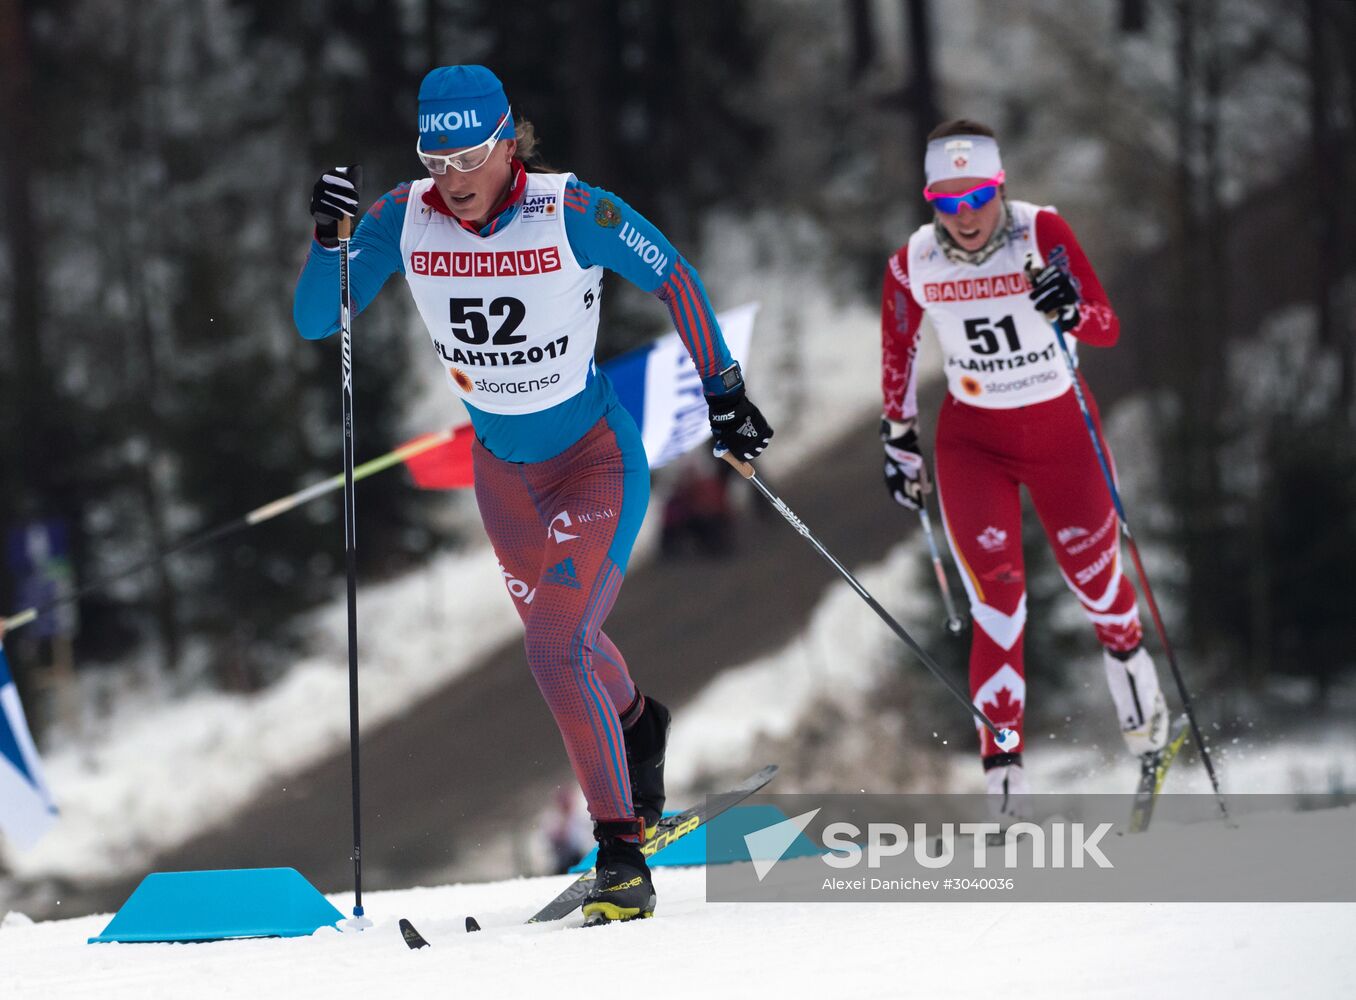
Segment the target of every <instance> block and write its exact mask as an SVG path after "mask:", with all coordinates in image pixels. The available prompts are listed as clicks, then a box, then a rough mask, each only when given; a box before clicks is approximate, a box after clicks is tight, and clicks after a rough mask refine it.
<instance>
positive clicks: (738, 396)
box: [706, 384, 772, 462]
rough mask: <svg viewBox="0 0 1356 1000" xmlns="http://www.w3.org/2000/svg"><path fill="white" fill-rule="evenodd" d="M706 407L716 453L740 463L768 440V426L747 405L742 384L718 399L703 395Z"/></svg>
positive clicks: (747, 398)
mask: <svg viewBox="0 0 1356 1000" xmlns="http://www.w3.org/2000/svg"><path fill="white" fill-rule="evenodd" d="M706 407H707V409H708V410H709V411H710V417H711V436H712V437H713V438H715V441H716V451H717V452H719V451H728V452H729V453H730V454H732V455H734V457H735V458H737V459H739V460H740V461H741V462H747V461H748V460H749V459H751V458H757V457H758V456H759V455H761V454H762V453H763V449H764V448H766V447H767V443H768V441H769V440H770V439H771V438H772V427H771V425H769V424H768V422H767V420H766V419H764V417H763V415H762V413H760V412H759V411H758V407H756V406H754V405H753V404H752V403H750V402H749V397H748V396H747V395H746V394H745V393H744V386H743V385H742V384H741V385H739V386H738V387H736V388H734V389H732V390H730V391H729V392H725V393H721V394H720V395H719V396H707V397H706Z"/></svg>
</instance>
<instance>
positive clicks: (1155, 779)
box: [1130, 715, 1191, 833]
mask: <svg viewBox="0 0 1356 1000" xmlns="http://www.w3.org/2000/svg"><path fill="white" fill-rule="evenodd" d="M1190 732H1191V729H1190V727H1188V726H1187V717H1186V716H1185V715H1183V716H1182V717H1181V718H1179V719H1178V720H1177V722H1176V724H1175V725H1174V726H1173V730H1172V734H1171V736H1170V738H1169V739H1168V742H1167V743H1166V744H1165V745H1164V746H1163V749H1161V750H1158V751H1156V752H1154V753H1146V754H1145V755H1144V757H1143V758H1142V759H1141V762H1140V772H1139V788H1138V789H1136V791H1135V804H1134V806H1132V807H1131V809H1130V832H1131V833H1143V832H1144V831H1145V830H1147V829H1149V821H1150V820H1151V819H1152V818H1153V814H1154V805H1155V804H1156V803H1157V802H1158V793H1159V792H1161V791H1162V790H1163V782H1164V780H1165V779H1166V778H1167V776H1168V768H1169V767H1171V766H1172V762H1173V761H1174V760H1176V759H1177V754H1178V753H1179V752H1181V749H1182V747H1183V746H1184V745H1185V744H1186V739H1187V736H1188V735H1189V734H1190Z"/></svg>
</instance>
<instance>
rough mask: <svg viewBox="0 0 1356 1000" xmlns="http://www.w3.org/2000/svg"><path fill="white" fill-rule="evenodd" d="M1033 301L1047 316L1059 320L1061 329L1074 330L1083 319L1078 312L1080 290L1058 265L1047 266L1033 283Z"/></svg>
mask: <svg viewBox="0 0 1356 1000" xmlns="http://www.w3.org/2000/svg"><path fill="white" fill-rule="evenodd" d="M1031 301H1032V302H1034V303H1036V308H1037V309H1039V310H1040V311H1041V312H1042V313H1044V314H1045V315H1046V316H1051V315H1053V316H1054V318H1055V319H1058V320H1059V325H1060V328H1061V329H1063V330H1066V331H1068V330H1072V329H1073V328H1074V327H1076V326H1077V325H1078V323H1079V320H1080V319H1081V318H1082V317H1081V316H1080V315H1079V312H1078V289H1077V288H1075V287H1074V283H1073V279H1072V278H1070V277H1069V275H1068V274H1067V273H1066V272H1065V271H1064V270H1063V269H1062V268H1060V267H1059V266H1058V265H1056V264H1047V265H1046V266H1045V269H1044V270H1043V271H1041V273H1040V274H1038V275H1036V277H1035V278H1034V279H1032V282H1031Z"/></svg>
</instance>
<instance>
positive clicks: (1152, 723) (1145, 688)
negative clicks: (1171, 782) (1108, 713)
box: [1102, 646, 1169, 767]
mask: <svg viewBox="0 0 1356 1000" xmlns="http://www.w3.org/2000/svg"><path fill="white" fill-rule="evenodd" d="M1102 662H1103V665H1104V666H1105V667H1106V679H1107V685H1108V686H1109V687H1110V688H1111V698H1112V700H1113V701H1114V702H1115V703H1116V714H1117V715H1118V716H1119V717H1120V721H1121V736H1122V737H1123V738H1124V739H1125V745H1126V747H1127V748H1128V749H1129V751H1130V752H1131V753H1132V754H1134V755H1135V756H1136V757H1138V758H1139V759H1140V763H1141V764H1142V765H1143V766H1145V767H1148V766H1151V765H1153V764H1154V763H1156V758H1157V756H1158V754H1159V753H1160V751H1162V749H1163V747H1164V745H1165V744H1166V743H1167V742H1168V721H1169V720H1168V703H1167V702H1166V701H1164V700H1163V692H1162V691H1161V690H1160V689H1159V687H1158V673H1157V671H1155V670H1154V661H1153V660H1151V659H1149V654H1148V653H1147V652H1146V651H1145V649H1144V647H1143V646H1136V647H1135V648H1134V649H1133V650H1131V651H1129V652H1116V651H1114V650H1109V649H1105V650H1103V651H1102Z"/></svg>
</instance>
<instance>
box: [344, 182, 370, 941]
mask: <svg viewBox="0 0 1356 1000" xmlns="http://www.w3.org/2000/svg"><path fill="white" fill-rule="evenodd" d="M353 172H354V174H357V172H358V168H357V167H354V169H353ZM353 182H354V185H355V186H356V185H357V184H358V183H359V179H358V177H357V176H355V177H353ZM352 227H353V220H352V218H351V217H349V216H344V217H343V218H342V219H340V220H339V330H340V334H341V341H342V343H341V349H340V358H339V361H340V368H341V388H342V395H343V417H344V565H345V569H346V572H347V574H348V742H349V760H350V763H351V765H352V772H353V919H352V920H350V921H349V924H350V926H352V927H354V928H355V929H358V930H361V929H363V928H364V927H369V926H371V921H370V920H367V919H366V918H364V917H363V826H362V809H361V805H360V803H361V798H360V794H359V787H360V786H359V771H358V524H357V519H358V515H357V508H356V506H355V504H354V489H353V315H352V295H351V294H350V292H351V290H350V288H349V270H348V259H349V249H348V247H349V241H350V239H351V235H352V232H351V231H352Z"/></svg>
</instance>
